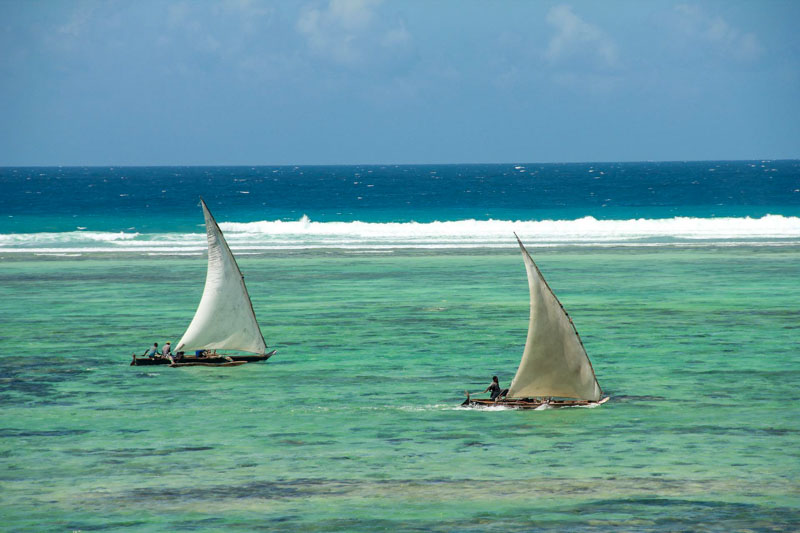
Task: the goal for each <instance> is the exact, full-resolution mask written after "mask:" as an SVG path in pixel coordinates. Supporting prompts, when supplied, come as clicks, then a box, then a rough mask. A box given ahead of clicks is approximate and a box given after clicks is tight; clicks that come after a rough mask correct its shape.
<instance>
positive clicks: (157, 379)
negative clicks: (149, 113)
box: [0, 160, 800, 533]
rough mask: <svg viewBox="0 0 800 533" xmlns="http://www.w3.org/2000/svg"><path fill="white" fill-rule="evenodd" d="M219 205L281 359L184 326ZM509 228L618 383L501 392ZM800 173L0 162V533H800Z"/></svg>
mask: <svg viewBox="0 0 800 533" xmlns="http://www.w3.org/2000/svg"><path fill="white" fill-rule="evenodd" d="M200 197H202V198H204V199H205V201H206V202H207V203H208V205H209V206H210V208H211V210H212V212H213V213H214V215H215V216H216V218H217V220H218V221H219V222H220V227H221V228H222V230H223V231H224V233H225V236H226V238H227V240H228V242H229V243H230V245H231V249H232V250H233V252H234V254H235V255H236V257H237V261H238V264H239V266H240V268H241V271H242V273H243V275H244V276H245V278H246V281H247V288H248V290H249V293H250V297H251V300H252V305H253V309H254V311H255V314H256V317H257V320H258V323H259V325H260V327H261V330H262V333H263V335H264V338H265V340H266V342H267V344H268V345H269V346H270V348H271V349H276V350H277V354H276V355H275V356H273V357H272V358H271V359H270V360H269V361H268V362H266V363H253V364H250V363H248V364H246V365H243V366H237V367H231V368H206V367H189V368H168V367H165V366H153V367H150V366H129V362H130V360H131V355H132V353H133V352H136V353H139V354H141V353H142V352H143V351H144V349H145V348H146V347H148V346H152V343H153V342H154V341H157V342H159V343H160V344H162V345H163V343H164V342H166V341H168V340H170V341H172V343H173V344H174V343H175V342H177V340H178V339H179V338H180V337H181V335H182V334H183V332H184V331H185V330H186V328H187V326H188V325H189V323H190V321H191V319H192V316H193V315H194V312H195V309H196V308H197V305H198V302H199V301H200V298H201V295H202V293H203V284H204V281H205V278H206V258H205V254H206V246H207V245H206V236H205V230H204V227H203V214H202V211H201V208H200V206H199V205H198V203H199V202H198V199H199V198H200ZM514 232H516V233H517V234H518V235H519V237H520V238H521V239H522V240H523V242H525V244H526V245H527V247H528V249H529V250H530V252H531V255H532V257H533V258H534V260H535V261H536V262H537V265H538V267H539V268H540V269H541V272H542V274H543V275H544V276H545V278H546V279H547V281H548V284H549V285H550V287H551V288H552V290H553V291H554V292H555V293H556V294H557V295H558V297H559V299H560V301H561V302H562V304H563V305H564V307H565V308H566V309H567V310H568V312H569V313H570V317H571V318H572V320H573V321H574V324H575V327H576V328H577V330H578V331H579V332H580V335H581V338H582V341H583V343H584V345H585V347H586V350H587V353H588V355H589V358H590V360H591V362H592V366H593V368H594V370H595V373H596V375H597V379H598V382H599V383H600V386H601V387H602V389H603V392H604V394H605V395H607V396H609V397H610V399H609V401H608V402H607V403H605V404H604V405H602V406H600V407H597V408H591V409H585V408H570V409H549V410H543V411H515V410H507V409H474V410H471V409H463V408H461V407H459V406H460V404H461V402H462V401H463V399H464V390H465V389H466V390H470V391H471V392H472V393H473V394H476V395H477V396H478V397H481V396H482V395H480V391H482V390H484V389H485V388H486V386H487V385H488V384H489V381H490V379H491V376H492V375H497V376H498V377H499V379H500V383H501V385H503V386H507V385H508V384H509V382H510V380H511V379H512V378H513V376H514V373H515V371H516V369H517V366H518V364H519V361H520V357H521V354H522V350H523V347H524V344H525V338H526V331H527V327H528V313H529V308H528V305H529V297H528V284H527V280H526V275H525V267H524V265H523V262H522V258H521V255H520V251H519V248H518V246H517V244H516V241H515V239H514ZM798 302H800V161H796V160H794V161H733V162H730V161H727V162H726V161H709V162H670V163H649V162H647V163H583V164H508V165H427V166H391V165H387V166H336V167H323V166H313V167H208V168H201V167H148V168H100V167H93V168H2V169H0V348H2V352H3V357H0V410H2V413H3V417H2V424H0V529H4V530H8V531H31V532H40V531H114V532H117V531H125V532H147V533H149V532H152V531H170V532H172V531H215V532H216V531H226V532H227V531H286V532H292V533H294V532H297V531H312V532H328V531H346V532H350V531H415V532H418V531H440V532H450V531H461V532H471V533H472V532H474V533H478V532H481V533H483V532H487V531H489V532H497V533H505V532H508V531H547V532H563V531H577V532H586V533H595V532H606V531H631V532H642V531H645V532H649V531H652V532H673V531H708V532H720V533H723V532H724V533H728V532H730V531H757V532H762V531H763V532H775V531H786V532H789V531H797V530H798V528H799V527H800V526H799V525H800V485H798V479H800V452H799V451H798V446H797V444H798V438H800V412H798V405H800V344H799V343H798V338H800V336H799V335H798V334H799V333H800V303H798Z"/></svg>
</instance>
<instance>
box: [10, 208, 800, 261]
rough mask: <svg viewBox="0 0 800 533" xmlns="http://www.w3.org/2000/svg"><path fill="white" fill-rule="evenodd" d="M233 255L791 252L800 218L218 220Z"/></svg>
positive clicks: (178, 242) (131, 242) (103, 240)
mask: <svg viewBox="0 0 800 533" xmlns="http://www.w3.org/2000/svg"><path fill="white" fill-rule="evenodd" d="M220 226H221V227H222V229H223V231H224V232H225V235H226V238H227V240H228V242H229V244H230V246H231V248H232V249H233V250H235V251H237V252H238V253H242V252H244V253H248V252H252V253H258V252H263V251H268V250H303V249H315V248H336V249H344V250H376V251H377V250H394V249H458V248H464V249H475V248H512V247H514V246H515V241H514V237H513V232H516V233H517V234H518V235H519V236H520V238H521V239H523V241H525V243H526V244H527V245H528V246H530V247H553V246H644V247H650V246H675V245H679V246H709V245H714V246H740V245H750V246H795V245H800V217H790V216H782V215H766V216H763V217H760V218H750V217H742V218H733V217H720V218H690V217H675V218H665V219H630V220H598V219H596V218H594V217H583V218H580V219H577V220H516V221H512V220H474V219H470V220H458V221H444V222H430V223H419V222H391V223H374V222H361V221H355V222H314V221H312V220H310V219H309V218H308V217H306V216H303V217H302V218H301V219H300V220H296V221H281V220H275V221H258V222H244V223H242V222H224V223H222V224H220ZM205 250H206V236H205V232H204V231H203V228H202V226H201V227H199V228H198V232H197V233H137V232H97V231H71V232H63V233H54V232H43V233H21V234H0V251H2V252H34V253H66V252H72V253H98V252H116V253H152V254H171V255H175V254H197V253H202V252H204V251H205Z"/></svg>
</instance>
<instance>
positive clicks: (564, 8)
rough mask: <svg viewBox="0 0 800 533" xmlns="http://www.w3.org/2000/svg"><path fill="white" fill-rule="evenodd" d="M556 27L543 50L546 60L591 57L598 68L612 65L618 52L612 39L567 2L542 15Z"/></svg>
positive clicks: (617, 57)
mask: <svg viewBox="0 0 800 533" xmlns="http://www.w3.org/2000/svg"><path fill="white" fill-rule="evenodd" d="M546 20H547V22H548V24H550V25H551V26H552V27H553V28H555V30H556V34H555V35H554V36H553V37H552V38H551V39H550V42H549V44H548V46H547V50H545V58H546V59H547V61H549V62H550V63H558V62H559V61H562V60H564V59H566V58H569V57H573V56H584V57H593V58H594V60H595V61H596V62H597V63H598V65H599V66H601V67H615V66H617V65H618V63H619V54H618V52H617V46H616V44H614V41H612V40H611V38H610V37H609V36H608V35H606V33H605V32H603V30H601V29H600V28H598V27H597V26H594V25H593V24H589V23H588V22H586V21H585V20H583V19H582V18H580V17H579V16H578V15H576V14H575V13H574V12H573V11H572V8H571V7H570V6H568V5H564V4H562V5H558V6H555V7H553V8H551V9H550V11H548V13H547V18H546Z"/></svg>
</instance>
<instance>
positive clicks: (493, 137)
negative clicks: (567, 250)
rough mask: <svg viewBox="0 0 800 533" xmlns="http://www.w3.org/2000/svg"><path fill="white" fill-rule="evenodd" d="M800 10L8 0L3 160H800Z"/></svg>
mask: <svg viewBox="0 0 800 533" xmlns="http://www.w3.org/2000/svg"><path fill="white" fill-rule="evenodd" d="M798 23H800V2H795V1H777V0H759V1H749V2H744V1H734V0H728V1H705V2H689V1H658V0H653V1H642V0H630V1H623V0H606V1H600V0H590V1H571V2H558V1H555V2H549V1H502V0H494V1H489V0H487V1H471V0H457V1H456V0H449V1H448V0H438V1H432V0H428V1H423V0H419V1H414V0H408V1H403V2H400V1H388V0H384V1H379V0H325V1H296V2H295V1H281V2H278V1H264V2H260V1H257V0H251V1H248V0H238V1H219V2H210V1H192V2H190V1H170V0H137V1H135V2H131V1H127V0H125V1H114V0H107V1H103V2H95V1H80V0H74V1H58V0H49V1H27V0H15V1H8V0H0V165H170V164H176V165H218V164H243V165H255V164H265V165H270V164H350V163H472V162H476V163H477V162H487V163H491V162H559V161H638V160H697V159H761V158H798V157H800V32H798V31H797V28H798Z"/></svg>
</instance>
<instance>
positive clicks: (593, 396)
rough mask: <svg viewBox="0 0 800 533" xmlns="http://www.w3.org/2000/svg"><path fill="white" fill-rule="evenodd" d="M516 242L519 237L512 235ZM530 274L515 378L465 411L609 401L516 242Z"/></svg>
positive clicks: (536, 270) (557, 307) (574, 331)
mask: <svg viewBox="0 0 800 533" xmlns="http://www.w3.org/2000/svg"><path fill="white" fill-rule="evenodd" d="M514 236H515V237H517V234H516V233H515V234H514ZM517 243H518V244H519V247H520V250H521V251H522V259H523V261H524V262H525V270H526V271H527V273H528V289H529V291H530V321H529V323H528V338H527V340H526V341H525V350H524V351H523V352H522V361H520V364H519V367H518V368H517V374H516V375H515V376H514V379H513V380H512V382H511V386H510V387H509V388H508V391H507V393H506V394H505V395H501V396H500V397H499V398H498V399H497V400H490V399H473V398H470V394H469V393H467V399H466V400H465V401H464V403H462V404H461V405H463V406H465V407H479V406H504V407H515V408H522V409H536V408H545V407H567V406H592V405H599V404H602V403H605V402H606V401H608V397H603V391H602V389H601V388H600V384H599V383H598V382H597V377H596V376H595V374H594V369H593V368H592V363H591V361H589V356H588V355H587V353H586V349H585V348H584V347H583V342H582V341H581V338H580V336H579V335H578V330H577V329H575V325H574V324H573V323H572V319H571V318H570V317H569V315H568V314H567V311H566V310H565V309H564V306H563V305H561V302H560V301H559V300H558V298H557V297H556V295H555V293H553V291H552V289H551V288H550V286H549V285H548V284H547V281H545V279H544V276H542V273H541V271H540V270H539V267H538V266H536V263H534V261H533V259H532V258H531V255H530V254H529V253H528V250H526V249H525V246H524V245H523V244H522V241H520V239H519V237H517Z"/></svg>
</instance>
